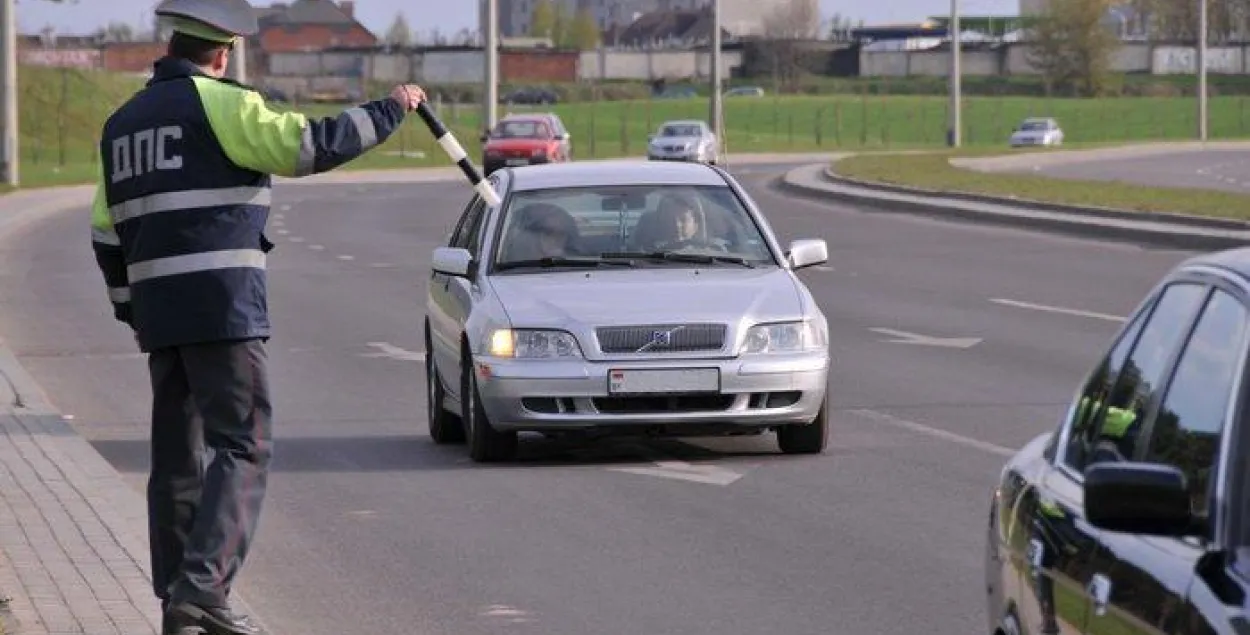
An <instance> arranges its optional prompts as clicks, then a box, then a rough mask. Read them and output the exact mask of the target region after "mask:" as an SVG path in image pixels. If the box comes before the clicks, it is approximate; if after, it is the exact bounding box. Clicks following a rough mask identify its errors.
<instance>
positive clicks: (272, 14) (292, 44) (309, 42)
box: [251, 0, 378, 53]
mask: <svg viewBox="0 0 1250 635" xmlns="http://www.w3.org/2000/svg"><path fill="white" fill-rule="evenodd" d="M355 8H356V3H355V2H352V1H348V0H343V1H342V2H338V3H335V2H334V1H333V0H295V1H294V2H291V3H286V2H275V3H273V4H271V5H269V6H267V7H257V8H256V14H257V15H256V17H257V21H258V22H259V23H260V32H259V33H258V34H257V35H256V36H255V37H254V38H251V39H252V40H253V41H254V42H255V43H256V44H257V45H259V48H261V49H262V50H264V51H265V52H267V53H277V52H287V51H316V50H321V49H325V48H331V47H339V46H377V44H378V37H377V36H376V35H374V34H373V32H371V31H370V30H369V29H367V28H365V26H364V25H363V24H361V23H360V22H359V21H358V20H356V16H355Z"/></svg>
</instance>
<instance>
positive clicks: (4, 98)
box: [0, 0, 18, 186]
mask: <svg viewBox="0 0 1250 635" xmlns="http://www.w3.org/2000/svg"><path fill="white" fill-rule="evenodd" d="M0 46H3V47H4V48H3V49H0V51H2V53H0V110H2V111H3V113H4V114H3V117H0V131H2V132H3V135H2V136H0V171H2V172H3V173H4V174H3V177H4V183H5V184H6V185H10V186H16V185H17V183H18V178H17V173H18V169H17V164H18V148H17V138H18V133H17V13H16V12H14V10H13V0H0Z"/></svg>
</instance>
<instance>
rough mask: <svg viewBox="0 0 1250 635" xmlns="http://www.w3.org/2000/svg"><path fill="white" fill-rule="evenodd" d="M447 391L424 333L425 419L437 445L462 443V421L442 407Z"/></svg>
mask: <svg viewBox="0 0 1250 635" xmlns="http://www.w3.org/2000/svg"><path fill="white" fill-rule="evenodd" d="M446 398H447V392H446V391H445V390H443V382H442V378H441V377H439V375H438V370H437V369H436V368H434V353H433V352H432V351H431V349H430V335H429V332H428V331H427V332H426V335H425V399H426V409H425V419H426V423H427V425H428V426H429V430H430V438H431V439H433V440H434V443H437V444H439V445H448V444H452V443H464V422H463V421H461V418H460V417H458V416H456V414H455V413H452V412H450V411H448V410H447V409H446V408H444V407H443V402H444V400H445V399H446Z"/></svg>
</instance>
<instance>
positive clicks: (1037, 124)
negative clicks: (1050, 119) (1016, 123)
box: [1020, 121, 1046, 130]
mask: <svg viewBox="0 0 1250 635" xmlns="http://www.w3.org/2000/svg"><path fill="white" fill-rule="evenodd" d="M1020 129H1021V130H1045V129H1046V122H1045V121H1026V122H1024V123H1022V124H1020Z"/></svg>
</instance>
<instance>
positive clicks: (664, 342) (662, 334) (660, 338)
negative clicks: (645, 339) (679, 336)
mask: <svg viewBox="0 0 1250 635" xmlns="http://www.w3.org/2000/svg"><path fill="white" fill-rule="evenodd" d="M672 343H673V332H672V331H651V345H652V346H668V345H669V344H672Z"/></svg>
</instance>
